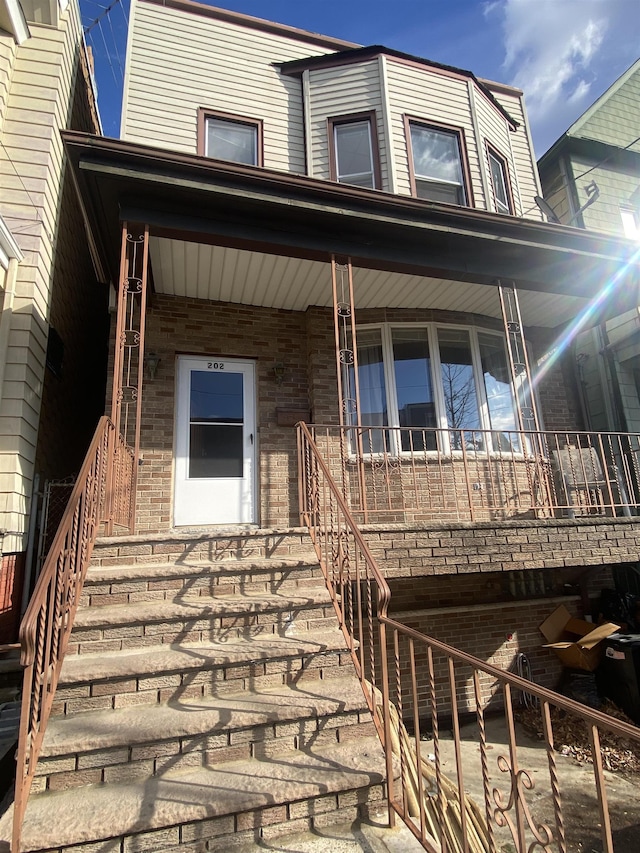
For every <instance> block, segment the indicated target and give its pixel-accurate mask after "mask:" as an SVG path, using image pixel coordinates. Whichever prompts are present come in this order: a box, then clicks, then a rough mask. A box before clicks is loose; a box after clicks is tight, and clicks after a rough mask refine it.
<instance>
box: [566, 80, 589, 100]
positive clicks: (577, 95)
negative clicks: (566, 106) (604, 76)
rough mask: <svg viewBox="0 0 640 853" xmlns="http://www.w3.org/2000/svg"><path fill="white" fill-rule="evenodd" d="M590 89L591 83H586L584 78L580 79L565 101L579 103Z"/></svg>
mask: <svg viewBox="0 0 640 853" xmlns="http://www.w3.org/2000/svg"><path fill="white" fill-rule="evenodd" d="M590 89H591V84H590V83H587V81H586V80H580V81H579V82H578V85H577V86H576V87H575V89H574V90H573V92H572V93H571V94H570V95H569V97H568V98H567V101H568V102H569V103H570V104H575V103H579V102H580V101H582V100H584V99H585V98H586V97H587V95H588V94H589V90H590Z"/></svg>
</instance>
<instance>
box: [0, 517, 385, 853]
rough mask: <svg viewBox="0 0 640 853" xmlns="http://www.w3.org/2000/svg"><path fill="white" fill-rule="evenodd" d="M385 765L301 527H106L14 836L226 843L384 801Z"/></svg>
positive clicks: (135, 847) (165, 847) (6, 830)
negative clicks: (165, 531) (142, 531)
mask: <svg viewBox="0 0 640 853" xmlns="http://www.w3.org/2000/svg"><path fill="white" fill-rule="evenodd" d="M383 774H384V759H383V756H382V752H381V749H380V747H379V744H378V742H377V739H376V737H375V731H374V727H373V724H372V722H371V717H370V715H369V713H368V711H367V708H366V706H365V703H364V700H363V697H362V691H361V689H360V686H359V683H358V682H357V679H356V677H355V675H354V672H353V668H352V664H351V660H350V657H349V655H348V653H347V651H346V648H345V643H344V639H343V637H342V635H341V633H340V632H339V630H338V628H337V622H336V617H335V614H334V611H333V607H332V606H331V603H330V600H329V596H328V593H327V591H326V588H325V585H324V580H323V578H322V574H321V571H320V568H319V566H318V563H317V560H316V558H315V554H314V553H313V550H312V548H311V544H310V541H309V539H308V535H307V534H306V533H305V532H304V531H302V530H298V529H296V530H286V531H273V530H269V531H267V530H238V531H227V532H225V533H224V534H219V535H215V536H212V535H209V534H207V535H191V536H186V535H174V534H172V535H168V536H148V537H140V536H138V537H127V538H123V537H118V538H117V539H115V538H113V539H108V540H107V539H103V540H101V541H100V542H99V543H98V544H97V546H96V549H95V551H94V560H93V564H92V566H91V569H90V570H89V573H88V576H87V581H86V583H85V587H84V591H83V602H82V606H81V608H80V609H79V610H78V614H77V617H76V623H75V627H74V630H73V633H72V637H71V643H70V647H69V651H68V654H67V658H66V659H65V663H64V666H63V670H62V675H61V682H60V685H59V687H58V692H57V694H56V702H55V708H54V716H53V717H52V719H51V720H50V722H49V727H48V730H47V735H46V738H45V742H44V746H43V751H42V757H41V759H40V762H39V764H38V768H37V775H36V778H35V780H34V785H33V789H32V795H31V799H30V802H29V806H28V809H27V814H26V818H25V822H24V829H23V842H22V849H23V850H25V851H33V850H38V851H45V850H46V851H63V850H64V851H67V853H72V851H73V853H80V851H82V853H85V851H86V853H116V851H117V853H133V851H142V850H146V851H154V853H156V851H167V853H168V851H178V850H179V851H180V853H187V851H205V850H225V851H227V850H233V849H239V848H242V846H243V845H244V846H246V845H247V844H250V843H252V842H254V843H255V842H257V841H261V840H264V842H267V841H268V840H269V839H271V838H274V837H277V836H278V835H279V834H282V833H285V832H286V833H291V832H297V831H304V830H306V829H314V828H315V829H318V828H321V827H324V826H327V825H329V824H332V823H345V822H351V821H353V820H355V819H357V818H359V817H366V815H367V813H368V810H369V808H373V809H374V810H375V811H378V812H379V811H382V810H383V808H384V804H383V802H382V798H383V794H384V791H383V787H384V779H383ZM10 817H11V815H10V813H8V814H7V815H5V817H4V818H3V820H2V822H1V823H0V838H3V839H7V838H9V835H10V825H9V822H10Z"/></svg>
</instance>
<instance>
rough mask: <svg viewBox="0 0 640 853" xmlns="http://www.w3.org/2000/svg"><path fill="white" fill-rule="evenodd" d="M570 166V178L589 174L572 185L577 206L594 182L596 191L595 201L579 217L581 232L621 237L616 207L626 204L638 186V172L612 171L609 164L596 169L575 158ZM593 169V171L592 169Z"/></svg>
mask: <svg viewBox="0 0 640 853" xmlns="http://www.w3.org/2000/svg"><path fill="white" fill-rule="evenodd" d="M571 163H572V166H573V173H574V175H581V174H582V173H583V172H586V171H587V170H592V171H589V174H588V175H585V176H584V178H578V179H577V181H576V188H577V193H578V201H579V205H580V206H582V205H583V204H584V203H585V202H586V201H587V198H588V196H587V193H586V191H585V187H586V185H587V184H589V183H591V181H595V182H596V184H597V185H598V188H599V190H600V196H599V198H598V199H597V201H595V202H594V203H593V204H592V205H591V206H590V207H588V208H587V209H586V210H585V211H584V213H583V214H582V219H583V221H584V226H585V228H589V229H592V230H594V231H604V232H607V233H609V234H620V235H622V234H623V227H622V219H621V217H620V203H621V202H629V200H630V198H631V195H632V194H633V193H634V192H635V191H636V190H637V189H638V186H640V168H639V169H638V170H636V172H635V173H633V172H631V171H630V170H629V169H628V168H625V169H622V168H616V167H615V166H612V165H611V164H610V163H603V164H602V165H600V166H597V163H596V162H595V161H593V160H589V159H587V158H582V157H576V156H574V157H572V159H571ZM594 166H597V168H595V169H593V167H594Z"/></svg>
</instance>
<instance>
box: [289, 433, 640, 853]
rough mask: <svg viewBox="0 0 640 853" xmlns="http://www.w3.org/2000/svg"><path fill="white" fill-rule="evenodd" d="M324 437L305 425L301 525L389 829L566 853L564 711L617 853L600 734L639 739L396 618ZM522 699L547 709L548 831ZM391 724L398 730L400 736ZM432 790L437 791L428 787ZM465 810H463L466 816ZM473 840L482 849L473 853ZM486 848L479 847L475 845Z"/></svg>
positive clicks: (465, 844) (460, 842)
mask: <svg viewBox="0 0 640 853" xmlns="http://www.w3.org/2000/svg"><path fill="white" fill-rule="evenodd" d="M317 429H318V428H317V427H312V428H311V429H310V428H309V427H308V426H307V425H306V424H304V423H300V424H298V453H299V463H300V466H299V490H300V515H301V521H302V522H303V523H305V524H306V525H307V526H308V528H309V531H310V533H311V538H312V540H313V543H314V546H315V549H316V553H317V555H318V559H319V561H320V565H321V567H322V570H323V573H324V576H325V579H326V581H327V585H328V588H329V592H330V595H331V598H332V601H333V604H334V608H335V610H336V613H337V615H338V620H339V623H340V627H341V628H342V630H343V633H344V635H345V637H346V640H347V643H348V647H349V649H350V652H351V656H352V659H353V661H354V664H355V665H356V672H357V674H358V677H359V679H360V682H361V684H362V687H363V690H364V695H365V698H366V700H367V703H368V705H369V708H370V709H371V710H372V712H373V716H374V723H375V724H376V729H377V731H378V734H379V736H380V740H381V743H382V746H383V749H384V752H385V764H386V770H387V784H388V802H389V815H390V822H393V815H394V814H397V815H399V816H400V817H401V818H402V820H403V821H404V822H405V823H406V825H407V826H408V827H409V828H410V829H411V831H412V832H413V833H414V835H415V836H416V838H418V840H419V841H420V842H421V843H422V845H423V847H424V848H425V849H427V850H430V851H434V853H435V851H442V850H445V849H446V850H447V851H449V853H453V851H458V850H460V851H465V853H467V851H471V850H473V851H475V850H482V851H483V853H484V851H490V853H495V851H497V850H498V849H503V844H504V843H508V844H510V845H512V846H513V847H514V848H515V850H516V851H517V853H527V851H530V850H531V849H534V848H535V849H541V850H543V851H551V850H552V849H553V850H557V851H558V853H566V851H567V849H568V846H567V845H568V842H567V829H571V827H568V828H567V827H565V811H564V810H563V805H562V793H561V785H560V773H559V768H558V764H557V758H556V751H555V748H554V723H553V713H555V712H553V713H552V709H560V710H561V711H562V712H564V713H566V714H569V715H570V717H571V718H572V720H573V721H575V722H578V723H580V724H582V725H585V726H586V727H587V732H588V738H589V744H590V748H591V758H592V762H593V773H594V789H595V795H596V800H597V808H598V813H599V818H600V820H599V824H600V827H601V829H600V832H601V837H602V843H603V849H604V850H605V851H606V853H612V851H613V849H614V847H613V834H612V827H611V819H610V814H609V808H608V804H607V794H606V785H605V777H604V768H603V760H602V754H601V749H600V730H607V731H609V732H612V733H613V734H615V735H617V736H619V737H622V738H625V739H627V740H628V741H630V742H632V743H634V744H636V745H637V744H640V729H638V728H636V727H635V726H633V725H630V724H628V723H626V722H623V721H620V720H617V719H615V718H613V717H610V716H608V715H607V714H604V713H602V712H600V711H597V710H595V709H592V708H588V707H585V706H584V705H582V704H580V703H578V702H576V701H574V700H573V699H570V698H568V697H566V696H562V695H560V694H558V693H556V692H554V691H553V690H549V689H547V688H545V687H541V686H538V685H536V684H535V683H533V682H531V681H528V680H526V679H524V678H522V677H520V676H518V675H515V674H513V673H510V672H506V671H504V670H501V669H498V668H497V667H495V666H493V665H491V664H489V663H486V662H484V661H482V660H480V659H479V658H476V657H474V656H473V655H470V654H468V653H466V652H463V651H461V650H460V649H456V648H455V647H453V646H450V645H449V644H447V643H444V642H442V641H440V640H437V639H435V638H433V637H430V636H427V635H425V634H422V633H420V632H419V631H416V630H415V629H413V628H410V627H408V626H406V625H404V624H402V623H401V622H399V621H398V620H397V619H394V618H391V617H389V615H388V607H389V603H390V590H389V587H388V585H387V583H386V581H385V579H384V576H383V575H382V572H381V571H380V569H379V567H378V566H377V565H376V561H375V558H374V557H373V555H372V553H371V551H370V549H369V548H368V546H367V544H366V541H365V540H364V537H363V535H362V533H361V532H360V530H359V529H358V526H357V524H356V522H355V520H354V517H353V515H352V513H351V511H350V509H349V507H348V505H347V502H346V500H345V497H344V495H343V490H342V489H341V488H340V487H339V485H338V483H336V481H335V479H334V478H333V476H332V473H331V470H330V468H329V466H328V465H327V463H326V461H325V460H324V459H323V458H322V455H321V454H320V451H319V449H318V446H317V444H316V442H315V441H314V435H313V433H314V432H315V431H316V430H317ZM340 434H341V435H344V433H340ZM363 586H364V591H363V590H362V587H363ZM372 587H373V588H372ZM376 595H379V599H378V606H377V607H376V606H373V605H372V602H374V601H375V598H376ZM487 676H488V677H489V679H488V680H489V682H490V684H491V695H492V699H495V698H496V697H497V698H499V697H500V695H501V696H502V705H503V709H504V716H505V720H506V726H507V741H508V742H507V744H506V745H505V749H506V750H507V751H508V754H507V755H497V762H496V764H497V768H498V770H499V772H500V773H502V774H504V775H503V776H501V777H500V778H501V779H504V780H506V792H503V791H501V789H500V787H498V786H495V787H494V785H493V783H492V780H491V773H490V767H489V764H490V762H489V752H488V750H489V749H491V748H492V747H491V745H489V744H488V741H487V734H486V725H485V711H486V704H487V699H486V695H485V693H486V689H487V688H486V681H487ZM482 678H484V680H485V686H484V687H483V684H482V680H481V679H482ZM517 694H522V695H526V696H527V697H529V701H533V702H536V703H537V705H538V707H539V712H540V727H541V730H542V732H543V740H544V748H545V751H546V759H547V765H548V783H549V789H550V795H551V796H550V800H551V803H552V805H551V806H550V808H552V815H551V817H550V819H549V820H546V815H545V816H543V817H544V819H541V818H540V816H539V815H538V814H537V812H536V809H534V808H533V806H532V805H531V804H530V803H529V802H528V800H527V794H528V792H529V791H530V790H532V788H533V787H534V782H533V775H532V774H531V773H530V772H529V771H527V770H526V769H525V768H522V767H520V766H519V759H518V755H519V753H518V746H517V741H516V728H515V716H514V707H515V701H514V696H515V695H517ZM465 700H467V702H468V704H470V706H471V715H472V716H473V717H475V723H476V725H477V733H478V737H479V752H480V775H481V778H482V792H483V794H482V796H483V799H484V819H483V825H482V832H480V833H475V835H474V821H476V824H475V828H477V821H478V814H479V813H481V810H479V809H478V810H477V811H475V812H473V814H471V812H469V813H467V802H468V795H467V793H466V791H465V773H466V774H467V777H468V776H469V768H468V766H465V760H464V757H463V749H462V746H461V743H462V741H461V735H460V716H461V715H462V714H463V713H464V711H465V710H468V709H467V708H465V707H463V705H464V702H465ZM380 702H381V706H382V707H380V705H379V703H380ZM445 716H446V718H447V720H450V721H451V727H452V731H453V736H454V753H455V758H454V763H455V775H456V778H455V781H454V782H451V781H450V780H448V779H447V778H446V777H445V775H444V769H443V759H442V754H441V753H442V746H443V744H442V739H441V738H440V735H439V727H440V726H441V725H442V720H443V718H444V717H445ZM392 719H393V720H395V723H393V725H394V732H393V733H392ZM425 720H426V721H427V724H428V727H429V728H430V731H431V735H432V738H433V746H432V747H430V749H433V752H434V756H433V757H434V767H433V770H430V769H429V767H427V768H426V770H425V759H424V758H423V757H422V756H421V751H420V750H421V740H422V736H421V729H423V728H424V724H425ZM405 723H406V725H405ZM407 729H410V730H411V731H412V732H413V739H411V738H410V737H409V736H408V735H407ZM392 734H393V737H392ZM494 754H495V753H494ZM394 756H395V763H394ZM430 773H431V774H432V775H431V777H429V774H430ZM425 774H426V775H425ZM429 778H430V779H431V782H432V783H433V784H432V785H431V787H430V786H429V782H428V780H429ZM478 778H479V777H478ZM539 781H540V780H538V782H539ZM447 789H448V790H452V789H454V790H455V791H456V798H455V802H454V804H453V807H452V804H451V802H447V799H446V795H445V793H444V792H445V791H446V790H447ZM463 803H464V804H465V805H464V807H461V805H460V804H463ZM452 808H453V812H454V813H455V815H456V817H457V820H458V824H457V829H456V830H455V831H454V830H452V829H451V824H452V822H451V820H450V815H451V809H452ZM476 809H477V807H476ZM472 811H473V810H472ZM534 812H536V813H534ZM545 820H546V822H545ZM434 832H435V833H436V834H435V835H434ZM456 832H457V833H458V834H456ZM452 833H453V834H452ZM501 833H502V836H501V837H500V834H501ZM437 834H439V836H440V837H439V838H438V837H436V835H437ZM505 835H506V836H507V837H506V838H505ZM472 838H475V839H476V841H474V843H475V844H478V843H479V844H480V845H481V846H472ZM478 838H481V839H482V840H481V841H480V842H478V841H477V839H478ZM532 839H533V840H532Z"/></svg>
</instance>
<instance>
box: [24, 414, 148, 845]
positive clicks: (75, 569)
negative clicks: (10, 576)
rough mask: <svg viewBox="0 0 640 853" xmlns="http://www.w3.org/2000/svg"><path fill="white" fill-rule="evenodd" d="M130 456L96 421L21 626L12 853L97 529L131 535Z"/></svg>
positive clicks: (104, 421)
mask: <svg viewBox="0 0 640 853" xmlns="http://www.w3.org/2000/svg"><path fill="white" fill-rule="evenodd" d="M133 465H134V455H133V451H132V450H131V448H129V447H128V446H127V445H126V444H125V443H124V441H123V439H122V437H121V436H119V435H117V434H116V431H115V427H114V426H113V423H112V422H111V421H110V420H109V418H107V417H103V418H101V419H100V421H99V423H98V426H97V429H96V432H95V435H94V437H93V440H92V442H91V446H90V447H89V450H88V451H87V455H86V457H85V460H84V463H83V465H82V468H81V470H80V474H79V475H78V479H77V481H76V484H75V486H74V488H73V492H72V493H71V497H70V499H69V503H68V504H67V508H66V510H65V513H64V515H63V517H62V521H61V523H60V526H59V528H58V532H57V534H56V536H55V538H54V540H53V542H52V545H51V548H50V550H49V554H48V556H47V559H46V560H45V563H44V566H43V569H42V572H41V574H40V577H39V578H38V581H37V583H36V587H35V589H34V592H33V595H32V596H31V600H30V603H29V606H28V608H27V611H26V613H25V615H24V618H23V620H22V624H21V626H20V645H21V664H22V666H23V667H24V677H23V688H22V710H21V715H20V734H19V741H18V753H17V759H16V787H15V803H14V815H13V837H12V848H11V849H12V851H13V853H19V850H20V833H21V827H22V821H23V818H24V812H25V809H26V806H27V800H28V797H29V791H30V789H31V783H32V781H33V776H34V772H35V767H36V763H37V760H38V756H39V754H40V748H41V746H42V741H43V738H44V734H45V730H46V727H47V722H48V720H49V715H50V713H51V706H52V704H53V700H54V695H55V691H56V687H57V685H58V677H59V675H60V669H61V667H62V661H63V659H64V654H65V650H66V647H67V643H68V640H69V635H70V634H71V629H72V627H73V620H74V617H75V613H76V609H77V606H78V601H79V598H80V593H81V590H82V585H83V583H84V578H85V575H86V572H87V569H88V567H89V562H90V559H91V553H92V551H93V546H94V543H95V540H96V537H97V535H98V531H99V528H100V525H101V524H102V523H105V524H106V530H107V532H112V530H113V526H114V525H117V526H123V527H127V528H128V529H129V530H132V529H133V509H134V506H133V495H132V493H131V484H132V482H133V476H134V470H133Z"/></svg>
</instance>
